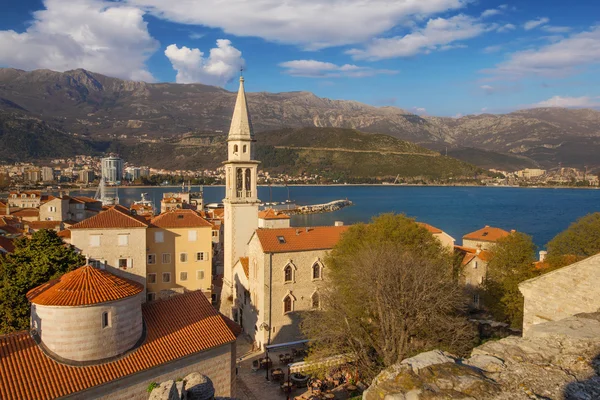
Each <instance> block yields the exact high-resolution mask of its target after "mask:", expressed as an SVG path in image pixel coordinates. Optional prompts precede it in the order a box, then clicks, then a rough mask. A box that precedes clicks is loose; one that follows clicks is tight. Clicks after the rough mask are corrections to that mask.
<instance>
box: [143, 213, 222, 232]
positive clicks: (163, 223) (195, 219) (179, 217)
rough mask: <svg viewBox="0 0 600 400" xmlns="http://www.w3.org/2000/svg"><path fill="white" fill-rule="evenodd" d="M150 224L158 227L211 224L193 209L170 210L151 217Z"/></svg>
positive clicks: (204, 225) (210, 225) (190, 226)
mask: <svg viewBox="0 0 600 400" xmlns="http://www.w3.org/2000/svg"><path fill="white" fill-rule="evenodd" d="M151 225H152V226H157V227H159V228H202V227H211V228H212V224H211V223H210V222H208V221H207V220H205V219H204V218H202V217H201V216H200V214H198V213H197V212H196V211H194V210H181V209H178V210H171V211H167V212H164V213H162V214H160V215H157V216H156V217H154V218H152V222H151Z"/></svg>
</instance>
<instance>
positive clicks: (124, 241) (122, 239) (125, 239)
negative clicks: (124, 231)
mask: <svg viewBox="0 0 600 400" xmlns="http://www.w3.org/2000/svg"><path fill="white" fill-rule="evenodd" d="M128 245H129V235H119V246H128Z"/></svg>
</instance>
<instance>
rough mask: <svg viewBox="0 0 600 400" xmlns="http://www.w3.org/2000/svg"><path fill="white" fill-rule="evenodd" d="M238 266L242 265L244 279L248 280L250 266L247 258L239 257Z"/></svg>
mask: <svg viewBox="0 0 600 400" xmlns="http://www.w3.org/2000/svg"><path fill="white" fill-rule="evenodd" d="M240 264H242V269H243V270H244V275H246V278H248V279H250V266H249V264H250V263H249V260H248V257H240Z"/></svg>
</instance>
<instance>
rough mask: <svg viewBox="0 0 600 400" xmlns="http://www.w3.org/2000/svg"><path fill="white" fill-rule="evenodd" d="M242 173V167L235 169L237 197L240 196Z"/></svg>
mask: <svg viewBox="0 0 600 400" xmlns="http://www.w3.org/2000/svg"><path fill="white" fill-rule="evenodd" d="M242 174H243V172H242V169H241V168H238V169H237V170H236V185H235V187H236V192H237V193H236V195H237V197H242V183H243V182H242V181H243V177H242Z"/></svg>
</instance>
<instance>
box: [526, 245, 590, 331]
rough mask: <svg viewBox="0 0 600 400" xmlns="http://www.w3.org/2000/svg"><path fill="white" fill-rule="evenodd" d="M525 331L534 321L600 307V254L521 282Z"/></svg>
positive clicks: (537, 322) (535, 322)
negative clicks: (523, 298)
mask: <svg viewBox="0 0 600 400" xmlns="http://www.w3.org/2000/svg"><path fill="white" fill-rule="evenodd" d="M519 290H520V291H521V293H523V296H524V297H525V308H524V313H523V335H524V336H526V335H527V331H528V330H529V328H530V327H531V326H532V325H536V324H541V323H544V322H548V321H557V320H560V319H563V318H566V317H569V316H571V315H575V314H578V313H589V312H595V311H598V310H600V254H598V255H595V256H592V257H589V258H587V259H585V260H583V261H580V262H578V263H575V264H571V265H569V266H567V267H564V268H561V269H558V270H556V271H552V272H549V273H547V274H544V275H542V276H540V277H537V278H533V279H530V280H528V281H525V282H522V283H521V284H520V285H519Z"/></svg>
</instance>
